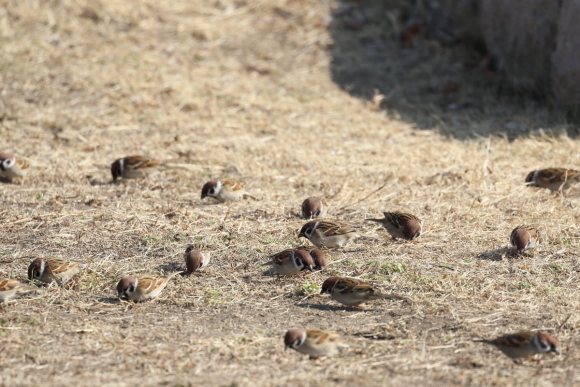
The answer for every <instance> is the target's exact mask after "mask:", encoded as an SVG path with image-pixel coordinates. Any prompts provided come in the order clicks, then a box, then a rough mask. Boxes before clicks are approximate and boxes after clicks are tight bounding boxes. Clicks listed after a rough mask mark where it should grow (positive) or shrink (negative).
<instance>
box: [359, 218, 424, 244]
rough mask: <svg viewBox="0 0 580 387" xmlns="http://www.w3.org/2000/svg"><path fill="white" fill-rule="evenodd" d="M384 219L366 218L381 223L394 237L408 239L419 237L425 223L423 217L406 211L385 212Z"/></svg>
mask: <svg viewBox="0 0 580 387" xmlns="http://www.w3.org/2000/svg"><path fill="white" fill-rule="evenodd" d="M384 214H385V218H384V219H365V220H367V221H371V222H377V223H380V224H381V225H382V226H383V227H384V228H385V230H387V232H388V233H389V234H390V235H391V236H392V237H393V239H397V238H401V239H405V240H408V241H412V240H413V239H416V238H419V237H420V236H421V231H423V225H422V224H421V219H419V218H417V217H416V216H415V215H411V214H407V213H405V212H385V213H384Z"/></svg>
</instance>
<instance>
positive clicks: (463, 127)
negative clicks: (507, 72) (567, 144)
mask: <svg viewBox="0 0 580 387" xmlns="http://www.w3.org/2000/svg"><path fill="white" fill-rule="evenodd" d="M401 4H404V2H402V1H397V0H367V1H363V2H359V3H356V4H354V3H352V2H348V3H347V2H344V3H342V5H341V6H339V7H337V8H335V9H334V10H333V12H332V15H331V16H332V18H331V19H332V22H331V23H330V24H329V27H328V28H329V31H330V34H331V36H332V39H333V45H332V47H331V49H330V54H331V57H332V62H331V73H332V77H333V80H334V81H335V82H336V83H337V84H338V85H339V86H340V87H341V88H342V89H343V90H345V91H346V92H348V93H350V94H352V95H354V96H356V97H359V98H362V99H365V100H368V101H369V109H375V108H377V107H378V108H379V109H382V110H385V111H386V113H387V114H388V115H390V116H393V117H396V118H398V119H402V120H404V121H406V122H408V123H410V124H412V125H414V126H415V127H416V128H418V129H436V130H438V131H439V132H440V133H442V134H444V135H446V136H449V137H455V138H459V139H466V138H473V137H479V136H484V137H487V136H489V135H497V136H506V137H508V138H509V139H515V138H517V137H521V136H527V135H529V134H532V133H538V132H539V131H545V132H547V133H548V134H550V133H562V132H567V133H568V134H569V135H570V136H572V137H577V136H578V134H579V126H578V125H576V124H572V123H570V122H568V120H567V117H566V114H565V113H564V112H562V111H559V110H557V109H554V108H551V107H550V102H549V101H547V100H546V99H542V98H538V97H534V96H531V95H518V94H515V93H513V92H511V91H510V90H509V89H507V87H505V85H504V82H503V80H502V75H501V74H499V73H497V72H493V71H491V70H489V69H488V68H482V67H483V66H481V63H482V62H481V60H482V58H483V54H484V53H483V52H482V50H481V49H479V50H478V49H476V48H475V47H471V46H470V45H468V44H459V43H455V44H451V45H442V44H441V43H439V42H437V41H435V40H429V39H427V38H423V37H420V36H419V37H417V38H416V39H414V40H413V42H412V44H407V45H404V44H403V43H402V42H401V39H400V36H401V30H402V26H403V23H404V21H403V19H404V17H403V16H402V15H403V14H404V13H405V10H404V9H403V8H401ZM381 97H384V98H383V99H382V101H380V99H381ZM373 98H374V99H375V103H374V104H373Z"/></svg>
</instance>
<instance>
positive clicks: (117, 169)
mask: <svg viewBox="0 0 580 387" xmlns="http://www.w3.org/2000/svg"><path fill="white" fill-rule="evenodd" d="M158 166H159V161H157V160H153V159H150V158H147V157H143V156H138V155H137V156H127V157H122V158H120V159H117V160H115V161H114V162H113V164H111V175H113V181H117V178H119V177H122V178H123V179H137V178H140V177H145V176H147V175H148V174H149V173H151V172H153V171H154V170H155V169H156V168H157V167H158Z"/></svg>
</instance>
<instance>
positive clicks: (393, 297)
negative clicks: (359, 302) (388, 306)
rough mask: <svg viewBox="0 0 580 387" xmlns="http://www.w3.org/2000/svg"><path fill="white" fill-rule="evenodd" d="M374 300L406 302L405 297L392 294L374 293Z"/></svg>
mask: <svg viewBox="0 0 580 387" xmlns="http://www.w3.org/2000/svg"><path fill="white" fill-rule="evenodd" d="M373 296H374V297H375V298H384V299H387V300H404V301H408V299H407V297H403V296H399V295H398V294H394V293H375V294H373Z"/></svg>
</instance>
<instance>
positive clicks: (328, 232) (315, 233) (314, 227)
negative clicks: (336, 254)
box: [298, 220, 360, 248]
mask: <svg viewBox="0 0 580 387" xmlns="http://www.w3.org/2000/svg"><path fill="white" fill-rule="evenodd" d="M358 237H360V235H359V234H357V233H356V230H355V229H354V228H352V227H350V226H346V225H341V224H336V223H333V222H326V221H320V220H311V221H310V222H308V223H306V224H305V225H304V226H302V229H301V230H300V233H299V234H298V238H307V239H308V240H310V242H312V243H313V244H314V245H316V247H326V248H333V247H341V246H344V245H346V244H348V243H350V242H351V241H353V240H355V239H356V238H358Z"/></svg>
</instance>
